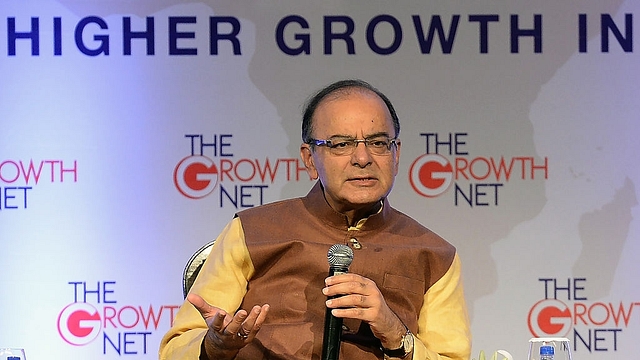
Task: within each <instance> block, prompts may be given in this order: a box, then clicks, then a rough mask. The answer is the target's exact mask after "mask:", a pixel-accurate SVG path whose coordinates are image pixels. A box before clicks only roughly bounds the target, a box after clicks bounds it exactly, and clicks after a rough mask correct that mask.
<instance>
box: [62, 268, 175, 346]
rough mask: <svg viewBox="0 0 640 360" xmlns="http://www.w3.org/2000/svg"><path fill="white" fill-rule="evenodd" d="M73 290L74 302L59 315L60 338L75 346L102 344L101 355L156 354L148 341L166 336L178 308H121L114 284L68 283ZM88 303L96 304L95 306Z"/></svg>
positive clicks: (106, 282) (137, 306) (109, 282)
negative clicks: (98, 342) (95, 342)
mask: <svg viewBox="0 0 640 360" xmlns="http://www.w3.org/2000/svg"><path fill="white" fill-rule="evenodd" d="M69 285H72V286H73V288H74V291H73V293H74V302H72V303H70V304H68V305H67V306H65V307H64V308H63V309H62V311H61V312H60V314H58V321H57V327H58V334H60V337H61V338H62V340H64V341H65V342H66V343H68V344H70V345H73V346H86V345H89V344H91V343H93V342H94V341H96V340H100V341H101V343H102V344H101V345H102V346H101V350H102V354H103V355H106V354H117V355H136V354H147V352H148V351H150V350H151V351H153V350H154V349H150V348H149V346H148V342H149V339H150V338H151V337H152V336H154V335H155V334H156V332H158V330H160V331H159V333H160V336H161V335H162V334H164V333H165V332H166V331H167V330H168V329H169V327H170V326H171V324H172V323H173V318H174V315H175V313H176V311H177V310H178V308H179V306H178V305H161V306H154V305H148V306H140V305H122V304H118V302H117V301H116V300H115V293H116V291H115V285H116V282H115V281H101V282H97V283H96V285H95V287H93V286H92V285H89V286H87V283H86V282H83V281H74V282H69ZM88 300H95V302H94V303H90V302H88Z"/></svg>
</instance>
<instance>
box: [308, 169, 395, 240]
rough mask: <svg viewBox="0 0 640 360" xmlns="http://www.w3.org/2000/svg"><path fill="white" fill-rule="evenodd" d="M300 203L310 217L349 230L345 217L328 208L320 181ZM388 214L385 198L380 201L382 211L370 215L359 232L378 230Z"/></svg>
mask: <svg viewBox="0 0 640 360" xmlns="http://www.w3.org/2000/svg"><path fill="white" fill-rule="evenodd" d="M302 202H303V203H304V206H305V207H306V208H307V210H308V211H309V212H310V213H311V214H312V215H314V216H315V217H317V218H319V219H320V220H322V222H324V223H326V224H327V225H329V226H331V227H333V228H336V229H342V230H346V229H348V228H349V220H348V219H347V216H346V215H344V214H341V213H339V212H337V211H335V210H334V209H333V208H332V207H331V206H329V203H327V200H326V199H325V197H324V191H323V190H322V184H321V183H320V181H317V182H316V184H315V185H314V186H313V187H312V188H311V190H310V191H309V193H308V194H307V195H306V196H305V197H303V198H302ZM390 214H391V206H390V205H389V201H388V200H387V198H386V197H385V198H384V199H383V200H382V210H381V211H379V212H378V213H376V214H373V215H370V216H369V217H368V218H367V220H366V221H365V222H364V224H363V225H362V226H361V227H360V231H367V230H375V229H379V228H380V227H382V226H383V225H384V224H385V222H386V221H385V220H386V219H387V218H388V217H389V216H390Z"/></svg>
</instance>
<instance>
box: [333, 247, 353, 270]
mask: <svg viewBox="0 0 640 360" xmlns="http://www.w3.org/2000/svg"><path fill="white" fill-rule="evenodd" d="M327 260H329V266H330V267H332V268H344V269H346V268H348V267H349V265H351V262H352V261H353V250H351V248H350V247H348V246H347V245H343V244H334V245H331V247H330V248H329V252H328V253H327Z"/></svg>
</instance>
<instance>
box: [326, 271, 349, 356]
mask: <svg viewBox="0 0 640 360" xmlns="http://www.w3.org/2000/svg"><path fill="white" fill-rule="evenodd" d="M345 273H347V269H345V268H335V267H331V268H329V276H333V275H340V274H345ZM334 297H335V296H332V297H330V299H333V298H334ZM341 335H342V318H337V317H335V316H333V315H332V314H331V309H330V308H327V309H326V311H325V315H324V337H323V338H322V360H338V358H339V356H340V337H341Z"/></svg>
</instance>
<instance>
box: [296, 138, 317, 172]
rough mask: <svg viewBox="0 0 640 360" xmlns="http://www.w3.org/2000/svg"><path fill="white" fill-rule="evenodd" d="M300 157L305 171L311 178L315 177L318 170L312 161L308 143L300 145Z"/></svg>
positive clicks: (311, 152)
mask: <svg viewBox="0 0 640 360" xmlns="http://www.w3.org/2000/svg"><path fill="white" fill-rule="evenodd" d="M300 158H301V159H302V162H303V163H304V167H305V168H306V169H307V173H308V174H309V176H310V177H311V179H312V180H315V179H317V178H318V170H317V169H316V164H315V163H314V161H313V151H311V146H310V145H309V144H302V145H300Z"/></svg>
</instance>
